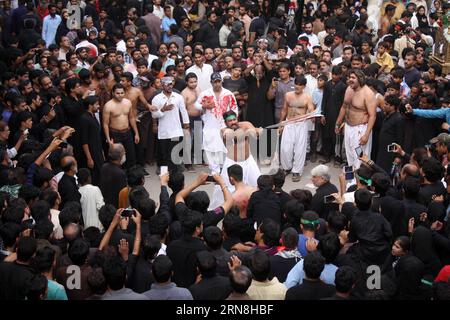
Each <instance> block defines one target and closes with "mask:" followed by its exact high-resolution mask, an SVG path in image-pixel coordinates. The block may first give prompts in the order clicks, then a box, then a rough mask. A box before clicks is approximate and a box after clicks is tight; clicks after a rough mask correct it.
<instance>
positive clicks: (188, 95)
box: [181, 72, 202, 172]
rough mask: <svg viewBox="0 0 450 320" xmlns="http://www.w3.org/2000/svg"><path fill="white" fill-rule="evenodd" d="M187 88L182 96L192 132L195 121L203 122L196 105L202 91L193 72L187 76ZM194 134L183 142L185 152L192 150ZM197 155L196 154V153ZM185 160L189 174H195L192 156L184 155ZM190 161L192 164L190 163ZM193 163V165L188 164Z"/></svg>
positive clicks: (182, 92)
mask: <svg viewBox="0 0 450 320" xmlns="http://www.w3.org/2000/svg"><path fill="white" fill-rule="evenodd" d="M185 81H186V85H187V86H186V88H184V89H183V91H181V95H182V96H183V98H184V104H185V105H186V109H187V112H188V115H189V120H190V127H191V130H193V129H194V123H195V121H200V122H201V121H202V118H201V115H202V112H201V111H200V110H199V109H197V108H196V107H195V103H196V102H197V98H198V95H199V94H200V89H199V88H198V86H197V84H198V78H197V75H196V74H195V73H193V72H191V73H188V74H187V75H186V79H185ZM200 128H201V127H200ZM192 133H193V132H190V136H188V137H187V136H185V137H184V140H183V142H184V143H185V147H184V150H192V143H193V140H192ZM194 155H195V152H194ZM183 157H184V158H185V159H184V163H185V166H186V169H187V170H188V171H189V172H195V170H194V167H193V166H192V159H191V157H190V155H183ZM188 160H190V162H188ZM196 160H197V159H194V163H197V162H196ZM188 163H191V164H188Z"/></svg>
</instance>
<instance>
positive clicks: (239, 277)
mask: <svg viewBox="0 0 450 320" xmlns="http://www.w3.org/2000/svg"><path fill="white" fill-rule="evenodd" d="M229 279H230V283H231V287H232V288H233V290H234V291H235V292H237V293H240V294H244V293H246V292H247V289H248V288H249V287H250V285H251V283H252V272H251V271H250V269H249V268H247V267H246V266H239V267H236V268H235V269H234V270H233V271H231V272H230V275H229Z"/></svg>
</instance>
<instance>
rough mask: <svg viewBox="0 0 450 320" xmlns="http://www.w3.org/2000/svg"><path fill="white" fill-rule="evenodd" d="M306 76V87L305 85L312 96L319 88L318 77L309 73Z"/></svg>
mask: <svg viewBox="0 0 450 320" xmlns="http://www.w3.org/2000/svg"><path fill="white" fill-rule="evenodd" d="M305 78H306V81H307V82H306V87H305V92H306V93H309V95H310V96H311V97H312V95H313V92H314V89H316V88H317V79H316V78H314V77H313V76H312V75H310V74H307V75H306V76H305Z"/></svg>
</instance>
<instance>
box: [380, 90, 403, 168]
mask: <svg viewBox="0 0 450 320" xmlns="http://www.w3.org/2000/svg"><path fill="white" fill-rule="evenodd" d="M400 103H401V101H400V99H399V98H398V96H394V95H388V96H386V97H385V98H384V105H383V106H382V109H383V113H384V119H383V124H382V125H381V129H380V134H379V141H378V153H377V160H376V164H377V165H379V166H380V167H381V168H383V169H384V170H385V171H386V172H390V170H391V168H392V161H393V160H394V155H395V154H394V153H392V152H389V151H388V150H387V149H388V145H390V144H392V143H396V144H398V145H403V137H404V122H405V121H404V118H403V116H402V115H401V114H400V113H399V112H398V108H399V107H400Z"/></svg>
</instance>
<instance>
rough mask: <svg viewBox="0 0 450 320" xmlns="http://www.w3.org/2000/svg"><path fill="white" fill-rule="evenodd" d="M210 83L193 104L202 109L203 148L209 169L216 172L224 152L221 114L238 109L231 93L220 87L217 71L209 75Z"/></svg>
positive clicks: (235, 111) (220, 81)
mask: <svg viewBox="0 0 450 320" xmlns="http://www.w3.org/2000/svg"><path fill="white" fill-rule="evenodd" d="M211 84H212V88H211V89H207V90H205V91H203V92H202V93H200V95H199V97H198V99H197V103H196V104H195V106H196V108H197V109H198V110H202V111H203V115H202V120H203V150H205V153H206V158H207V161H208V164H209V167H210V169H211V171H212V172H213V173H217V172H219V171H220V167H221V165H222V164H223V161H224V156H225V153H226V148H225V146H224V145H223V142H222V137H221V135H220V129H222V128H223V127H224V122H223V121H224V120H223V118H222V115H223V114H224V113H225V112H227V111H230V110H231V111H233V112H234V113H235V114H236V115H237V114H238V112H239V111H238V106H237V102H236V98H235V97H234V95H233V93H232V92H231V91H230V90H227V89H225V88H223V87H222V77H221V76H220V74H219V73H218V72H215V73H213V74H212V75H211Z"/></svg>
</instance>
